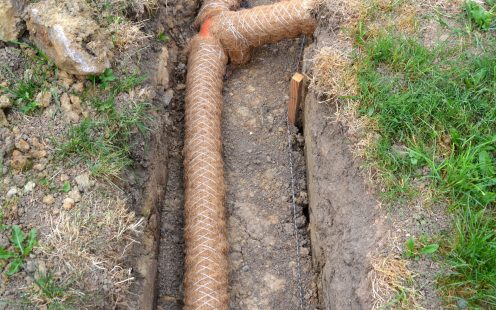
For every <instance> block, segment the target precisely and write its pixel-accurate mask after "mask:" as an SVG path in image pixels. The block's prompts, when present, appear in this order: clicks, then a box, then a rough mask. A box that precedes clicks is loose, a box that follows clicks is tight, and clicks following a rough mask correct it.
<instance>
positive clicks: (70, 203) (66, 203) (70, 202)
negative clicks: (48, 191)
mask: <svg viewBox="0 0 496 310" xmlns="http://www.w3.org/2000/svg"><path fill="white" fill-rule="evenodd" d="M75 204H76V202H75V201H74V199H72V198H70V197H67V198H66V199H64V203H63V205H62V208H64V210H71V209H72V208H74V205H75Z"/></svg>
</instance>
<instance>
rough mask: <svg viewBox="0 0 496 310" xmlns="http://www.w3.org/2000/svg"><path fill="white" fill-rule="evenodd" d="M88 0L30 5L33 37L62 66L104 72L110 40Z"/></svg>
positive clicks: (82, 71) (75, 71) (78, 71)
mask: <svg viewBox="0 0 496 310" xmlns="http://www.w3.org/2000/svg"><path fill="white" fill-rule="evenodd" d="M91 15H92V11H91V8H90V7H89V5H87V4H86V3H85V2H84V1H57V0H46V1H40V2H37V3H31V4H30V5H29V6H28V8H27V20H26V23H27V28H28V30H29V34H30V36H31V39H32V40H33V41H34V42H35V43H36V45H37V46H38V47H39V48H41V49H42V50H43V51H44V52H45V53H46V54H47V56H48V57H49V58H50V59H52V60H53V62H54V63H55V64H56V65H57V67H59V68H60V69H62V70H64V71H67V72H68V73H71V74H75V75H89V74H101V73H102V72H103V71H104V70H105V69H106V68H108V67H109V66H110V62H109V58H108V54H109V46H108V44H109V42H110V40H108V38H107V37H106V36H105V34H104V31H103V30H102V29H101V28H100V27H99V26H98V24H97V23H96V22H95V21H94V20H93V19H92V16H91Z"/></svg>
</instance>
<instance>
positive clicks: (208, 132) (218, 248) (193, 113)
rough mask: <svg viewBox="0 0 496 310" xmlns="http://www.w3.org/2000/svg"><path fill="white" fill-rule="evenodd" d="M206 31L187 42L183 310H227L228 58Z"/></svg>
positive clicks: (217, 41) (216, 41)
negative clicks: (224, 129) (224, 123)
mask: <svg viewBox="0 0 496 310" xmlns="http://www.w3.org/2000/svg"><path fill="white" fill-rule="evenodd" d="M207 30H208V29H207ZM207 30H205V31H202V32H200V34H199V35H197V36H195V37H194V38H193V39H192V41H191V45H190V47H191V50H190V55H189V59H188V75H187V79H186V84H187V92H186V107H185V127H186V128H185V132H186V133H185V135H186V136H185V146H184V157H185V159H184V170H185V184H186V188H185V206H184V208H185V222H186V223H185V232H184V235H185V241H186V259H185V263H186V266H185V269H186V272H185V278H184V289H185V296H184V301H185V309H228V291H227V289H228V273H229V268H228V262H227V250H228V243H227V236H226V224H225V211H224V195H225V186H224V167H223V165H224V163H223V158H222V140H221V113H222V101H223V100H222V99H223V98H222V85H223V78H224V73H225V68H226V64H227V55H226V54H225V52H224V50H223V48H222V45H221V44H220V42H219V40H218V39H216V38H214V37H211V36H210V35H209V34H208V31H207Z"/></svg>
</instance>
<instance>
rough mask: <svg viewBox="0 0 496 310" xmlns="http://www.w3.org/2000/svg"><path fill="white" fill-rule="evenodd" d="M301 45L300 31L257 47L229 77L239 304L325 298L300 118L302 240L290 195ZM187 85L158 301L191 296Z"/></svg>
mask: <svg viewBox="0 0 496 310" xmlns="http://www.w3.org/2000/svg"><path fill="white" fill-rule="evenodd" d="M260 4H269V2H267V1H249V2H247V3H246V4H245V6H249V7H252V6H256V5H260ZM300 47H301V44H300V39H295V40H286V41H283V42H280V43H277V44H270V45H267V46H264V47H261V48H258V49H256V50H255V52H254V53H253V56H252V60H251V61H250V62H249V63H248V64H246V65H241V66H235V65H232V64H230V65H228V68H227V73H226V77H225V79H224V82H225V84H224V89H223V99H224V110H223V114H222V134H223V143H224V145H223V147H224V151H223V153H224V161H225V168H224V169H225V182H226V202H225V208H226V213H227V214H226V217H227V235H228V238H229V246H230V248H229V254H228V257H229V298H230V299H229V308H230V309H257V308H258V309H314V308H316V307H317V304H318V301H317V293H316V283H315V275H314V272H313V268H312V261H311V256H310V253H311V250H310V240H309V234H308V231H307V227H308V220H307V216H306V215H307V212H306V208H307V199H306V179H305V161H304V156H303V145H304V143H303V135H302V132H301V128H300V129H298V128H296V127H294V128H292V132H291V141H292V157H293V161H294V166H295V170H294V177H295V193H296V197H297V204H296V219H297V225H298V230H299V231H298V233H299V242H300V244H299V249H298V250H297V247H296V244H295V238H294V218H293V207H292V204H291V202H292V200H291V186H290V185H291V174H290V170H289V158H288V155H289V154H288V133H287V129H286V128H287V127H286V117H287V116H286V115H287V114H286V113H287V100H288V95H289V93H288V90H289V80H290V78H291V76H292V74H293V73H294V66H295V62H296V61H298V58H301V53H300ZM183 52H184V50H183V51H181V52H180V54H181V53H183ZM175 77H176V78H178V79H177V80H176V81H174V83H176V84H184V83H185V82H184V81H185V76H184V74H180V75H176V76H175ZM184 95H185V93H184V90H180V91H179V92H176V93H175V98H174V99H173V102H172V103H171V107H170V111H169V115H170V120H171V124H172V126H170V131H168V136H169V163H168V182H167V188H166V196H165V202H164V204H163V206H162V212H161V230H160V235H161V238H160V251H159V257H158V264H159V265H158V277H157V279H158V280H157V281H158V285H157V286H158V291H157V309H182V308H183V306H184V304H183V298H184V289H183V286H182V284H183V277H184V254H183V253H184V249H185V246H184V239H183V234H184V220H183V205H184V185H183V177H184V168H183V152H182V150H183V143H184V142H183V139H184V126H183V122H184V105H183V102H184ZM300 125H301V124H300ZM298 253H299V255H300V257H298V256H297V255H298ZM300 291H301V292H304V293H303V296H301V295H300Z"/></svg>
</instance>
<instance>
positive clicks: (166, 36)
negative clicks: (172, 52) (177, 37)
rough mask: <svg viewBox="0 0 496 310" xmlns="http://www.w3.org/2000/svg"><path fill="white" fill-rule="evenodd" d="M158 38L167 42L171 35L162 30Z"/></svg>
mask: <svg viewBox="0 0 496 310" xmlns="http://www.w3.org/2000/svg"><path fill="white" fill-rule="evenodd" d="M157 40H158V41H160V42H163V43H167V42H169V41H170V37H169V36H168V35H166V34H165V33H164V32H163V31H162V32H160V33H159V34H158V35H157Z"/></svg>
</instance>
